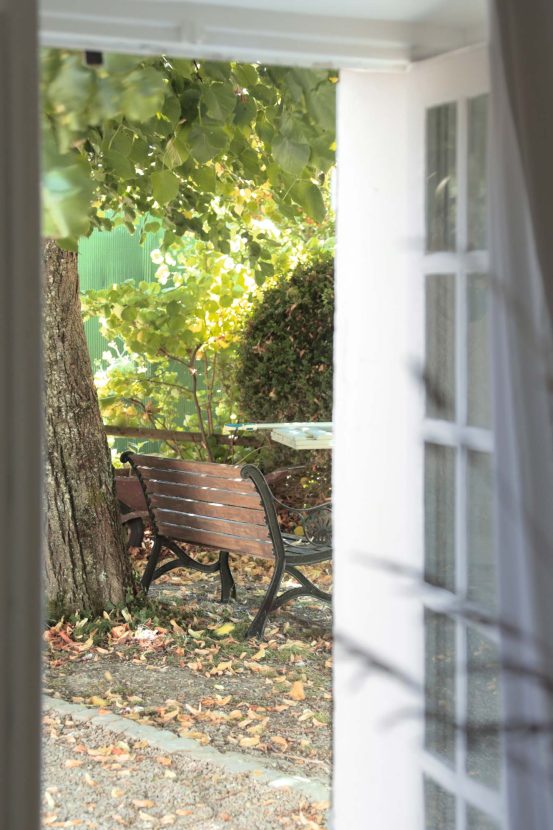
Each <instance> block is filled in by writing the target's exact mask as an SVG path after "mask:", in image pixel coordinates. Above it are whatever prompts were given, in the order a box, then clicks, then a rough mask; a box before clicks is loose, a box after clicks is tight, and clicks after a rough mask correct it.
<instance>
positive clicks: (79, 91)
mask: <svg viewBox="0 0 553 830" xmlns="http://www.w3.org/2000/svg"><path fill="white" fill-rule="evenodd" d="M94 82H95V76H94V75H93V72H92V70H90V69H87V68H86V67H85V66H83V63H82V61H81V59H80V57H79V56H77V55H69V56H67V57H66V59H65V61H64V62H63V64H62V65H61V67H60V70H59V72H58V74H57V76H56V78H55V80H54V81H53V82H52V83H51V84H50V87H49V88H48V97H49V98H50V100H51V102H52V103H53V105H54V107H55V108H56V109H58V108H60V107H62V108H63V109H64V110H65V112H66V113H67V115H68V117H69V118H70V120H71V123H72V125H73V126H79V125H81V122H82V126H85V124H84V119H82V110H83V109H84V108H85V107H86V105H87V103H88V101H89V99H90V96H91V94H92V88H93V85H94Z"/></svg>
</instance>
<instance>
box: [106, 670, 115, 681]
mask: <svg viewBox="0 0 553 830" xmlns="http://www.w3.org/2000/svg"><path fill="white" fill-rule="evenodd" d="M104 677H105V678H106V680H107V681H108V683H111V681H112V680H113V676H112V674H111V672H109V671H105V672H104Z"/></svg>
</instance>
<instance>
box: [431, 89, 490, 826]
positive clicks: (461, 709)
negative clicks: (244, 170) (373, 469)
mask: <svg viewBox="0 0 553 830" xmlns="http://www.w3.org/2000/svg"><path fill="white" fill-rule="evenodd" d="M475 97H476V96H475ZM471 98H472V96H470V97H457V98H456V99H455V103H456V106H457V148H456V175H457V210H456V250H455V251H445V252H436V253H426V254H425V255H424V256H423V257H422V260H421V263H422V273H421V275H420V277H421V279H422V284H423V291H424V286H425V282H426V277H427V276H430V275H433V274H439V275H451V278H453V279H454V283H455V416H454V417H455V419H454V420H452V421H443V420H437V419H433V418H429V417H428V416H425V419H424V422H423V428H422V438H423V442H424V444H425V445H426V444H427V443H431V444H436V445H440V446H444V447H450V448H452V449H454V450H455V451H456V463H455V592H454V593H453V592H451V591H449V590H446V589H443V588H437V587H434V586H430V585H426V586H425V588H424V589H423V597H422V601H423V605H424V607H425V608H427V609H428V610H430V611H435V612H437V613H442V614H446V615H448V616H450V617H451V618H452V619H453V620H454V621H455V632H456V633H455V651H456V667H455V706H456V711H455V715H456V721H457V723H458V724H460V725H463V724H466V722H467V714H468V694H467V693H468V683H467V681H468V671H467V659H466V658H467V630H468V627H469V626H470V627H473V628H475V629H477V630H479V631H480V633H481V634H482V635H483V636H485V637H486V638H487V639H488V640H489V641H491V642H492V643H494V644H495V645H496V646H498V645H499V638H498V633H497V630H496V629H494V628H493V626H488V625H486V626H482V625H481V624H479V623H478V622H476V621H475V620H473V619H472V616H473V615H472V614H471V613H470V612H471V611H474V612H476V613H477V612H478V611H482V610H484V611H486V610H487V609H482V608H481V607H480V606H477V605H475V604H473V603H470V602H469V601H468V597H467V593H468V580H467V577H468V564H469V563H468V547H467V521H466V518H467V483H468V482H467V470H468V454H469V452H470V451H477V452H482V453H488V454H492V453H493V449H494V442H493V434H492V432H491V430H490V429H487V428H484V427H477V426H472V425H469V424H468V406H467V404H468V361H467V343H468V303H467V287H468V277H469V275H472V274H487V273H489V255H488V252H487V251H483V250H480V251H474V250H473V251H469V245H468V242H469V240H468V109H469V101H470V100H471ZM443 103H444V104H447V103H451V101H447V100H445V101H443ZM434 105H439V103H437V104H433V106H434ZM424 146H425V147H426V143H425V145H424ZM463 612H464V613H463ZM469 617H470V619H469ZM467 754H468V753H467V735H466V732H465V730H464V729H462V728H461V729H457V731H456V747H455V764H454V766H453V767H450V766H448V765H447V764H446V763H445V762H443V761H441V760H440V759H439V758H438V757H436V756H434V755H433V754H432V753H430V752H428V751H426V750H425V751H424V753H423V762H422V767H423V774H424V775H426V776H428V777H429V778H431V779H432V780H434V781H435V782H436V783H437V784H438V785H439V786H441V787H442V788H443V789H444V790H446V791H448V792H449V793H451V794H452V795H453V796H454V798H455V804H456V830H468V825H467V809H468V806H469V805H472V806H474V807H476V808H477V809H479V810H481V811H482V812H484V813H485V814H487V815H488V816H489V817H490V818H491V819H492V820H495V821H496V822H497V824H498V826H499V827H502V826H503V824H502V821H503V795H502V793H503V790H504V787H503V784H502V783H501V785H500V788H499V791H496V790H493V789H491V788H490V787H488V786H486V785H484V784H482V783H481V782H479V781H477V780H475V779H473V778H471V777H470V776H469V774H468V773H467ZM501 777H502V779H503V775H502V776H501Z"/></svg>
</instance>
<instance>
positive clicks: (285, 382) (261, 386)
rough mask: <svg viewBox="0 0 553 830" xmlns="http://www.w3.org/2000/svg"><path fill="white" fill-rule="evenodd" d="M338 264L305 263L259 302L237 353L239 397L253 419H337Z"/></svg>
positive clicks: (324, 261) (243, 414)
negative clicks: (335, 332) (334, 351)
mask: <svg viewBox="0 0 553 830" xmlns="http://www.w3.org/2000/svg"><path fill="white" fill-rule="evenodd" d="M333 314H334V263H333V260H332V259H331V258H324V259H320V260H317V261H312V262H309V263H303V264H301V265H300V266H298V268H297V269H296V270H295V272H294V273H293V274H292V276H291V277H288V278H280V279H278V280H277V282H276V284H275V285H273V286H271V287H270V288H268V289H267V290H265V291H264V292H263V294H262V296H261V298H260V300H258V301H257V303H256V304H255V306H254V308H253V310H252V314H251V316H250V318H249V320H248V322H247V324H246V326H245V328H244V331H243V333H242V335H241V337H240V339H239V342H238V347H237V352H236V369H235V384H236V390H235V395H236V399H237V401H238V404H239V411H240V415H241V417H243V418H244V419H246V420H251V421H310V420H314V421H329V420H331V418H332V339H333Z"/></svg>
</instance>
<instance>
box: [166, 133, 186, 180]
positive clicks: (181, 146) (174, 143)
mask: <svg viewBox="0 0 553 830" xmlns="http://www.w3.org/2000/svg"><path fill="white" fill-rule="evenodd" d="M189 153H190V150H189V146H188V141H187V134H186V131H185V130H179V132H178V133H177V134H176V135H175V136H173V138H170V139H169V141H168V142H167V145H166V147H165V152H164V153H163V156H162V161H163V164H164V165H165V166H166V167H168V168H169V169H170V170H173V169H174V168H175V167H180V166H181V164H184V162H185V161H186V159H187V158H188V156H189Z"/></svg>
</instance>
